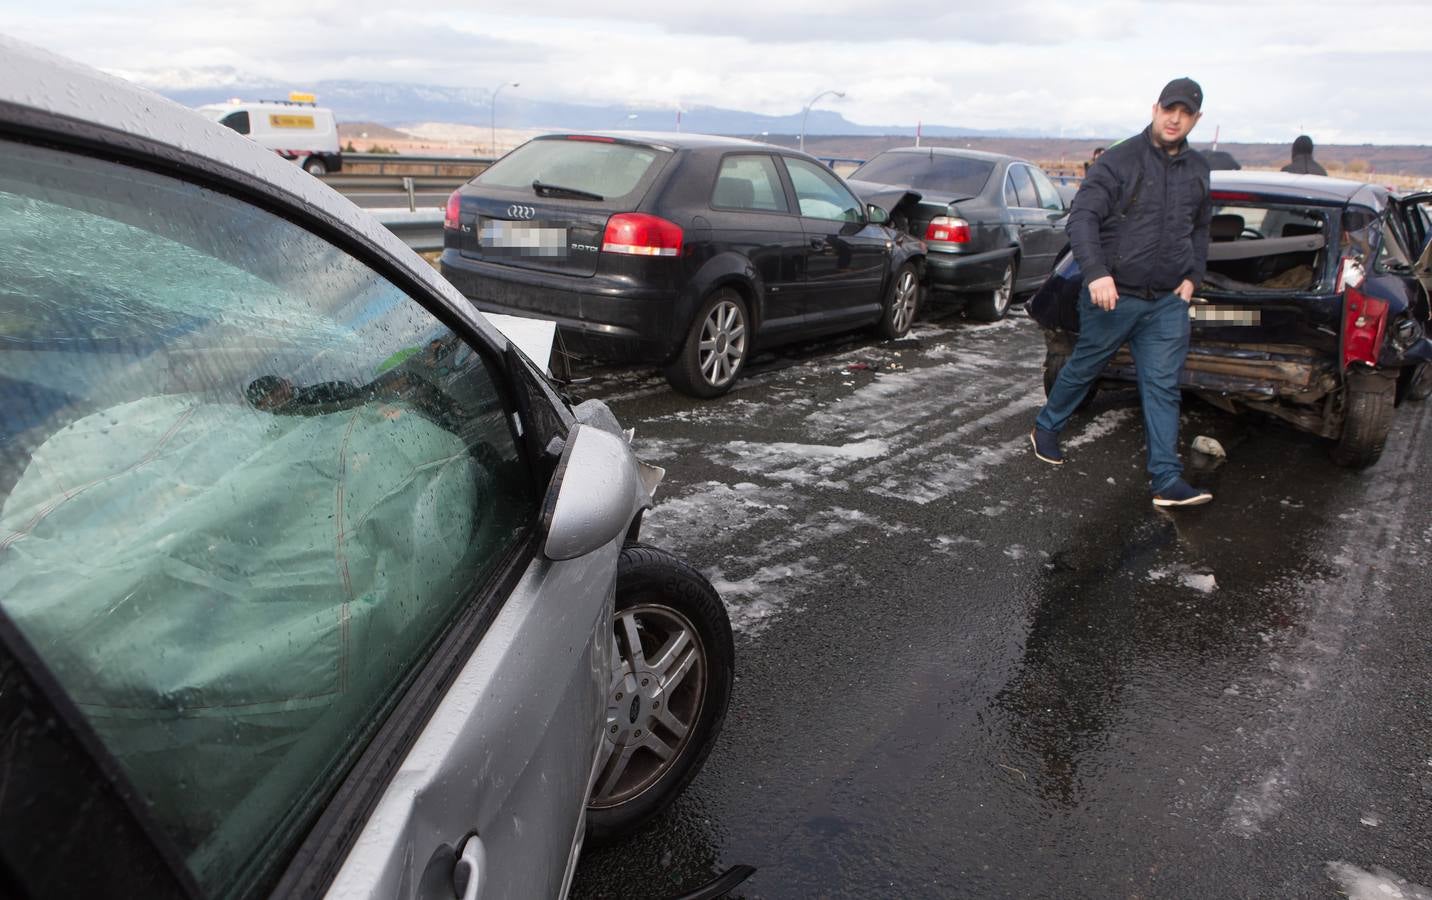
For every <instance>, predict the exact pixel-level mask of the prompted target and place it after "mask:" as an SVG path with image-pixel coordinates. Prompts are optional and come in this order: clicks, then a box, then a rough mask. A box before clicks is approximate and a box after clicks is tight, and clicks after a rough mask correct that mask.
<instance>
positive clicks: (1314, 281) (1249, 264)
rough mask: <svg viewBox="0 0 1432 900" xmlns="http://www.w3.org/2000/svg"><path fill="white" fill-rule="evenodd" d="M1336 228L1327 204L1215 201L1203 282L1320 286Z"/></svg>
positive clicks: (1231, 286)
mask: <svg viewBox="0 0 1432 900" xmlns="http://www.w3.org/2000/svg"><path fill="white" fill-rule="evenodd" d="M1217 200H1218V197H1217V195H1216V193H1215V196H1214V201H1215V202H1217ZM1331 229H1332V219H1331V217H1330V215H1329V210H1327V209H1324V208H1318V207H1312V208H1309V207H1294V206H1284V205H1276V204H1268V205H1254V204H1246V203H1238V204H1227V205H1220V206H1215V207H1214V208H1213V219H1212V221H1211V222H1210V223H1209V228H1208V231H1209V245H1208V268H1207V274H1206V275H1205V276H1204V287H1205V288H1211V289H1214V290H1225V291H1235V292H1246V291H1315V290H1320V289H1322V287H1326V285H1324V284H1323V282H1325V281H1326V280H1327V275H1328V272H1329V268H1328V266H1327V264H1326V263H1327V258H1328V253H1329V250H1330V248H1329V246H1328V245H1329V243H1330V242H1331V241H1332V236H1331V234H1330V232H1331ZM1331 249H1332V250H1336V247H1333V248H1331Z"/></svg>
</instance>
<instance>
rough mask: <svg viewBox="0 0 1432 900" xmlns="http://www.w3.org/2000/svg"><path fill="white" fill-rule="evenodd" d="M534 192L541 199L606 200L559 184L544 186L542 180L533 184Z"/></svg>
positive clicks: (588, 192) (600, 196)
mask: <svg viewBox="0 0 1432 900" xmlns="http://www.w3.org/2000/svg"><path fill="white" fill-rule="evenodd" d="M532 190H533V191H535V192H536V193H537V196H539V197H568V198H570V199H572V200H605V199H607V198H606V197H603V196H602V195H601V194H593V193H592V192H591V191H584V190H582V189H580V188H570V187H562V186H561V185H558V184H543V183H542V182H541V181H540V180H534V181H533V182H532Z"/></svg>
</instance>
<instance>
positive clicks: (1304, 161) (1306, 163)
mask: <svg viewBox="0 0 1432 900" xmlns="http://www.w3.org/2000/svg"><path fill="white" fill-rule="evenodd" d="M1282 171H1284V172H1292V173H1293V174H1294V175H1326V174H1328V170H1327V169H1324V168H1323V167H1322V166H1320V165H1318V161H1317V160H1315V159H1313V155H1312V154H1311V153H1309V154H1308V155H1307V156H1295V157H1293V161H1292V162H1290V163H1288V164H1287V165H1286V166H1284V167H1283V169H1282Z"/></svg>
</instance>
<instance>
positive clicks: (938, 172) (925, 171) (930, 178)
mask: <svg viewBox="0 0 1432 900" xmlns="http://www.w3.org/2000/svg"><path fill="white" fill-rule="evenodd" d="M993 171H994V163H992V162H987V161H985V160H982V159H967V158H966V157H963V156H946V155H944V154H940V153H882V154H880V155H879V156H877V157H875V158H874V159H872V160H871V161H870V162H868V163H866V164H865V165H863V166H861V167H860V168H858V169H856V170H855V172H854V173H852V174H851V176H850V177H851V179H852V180H855V181H873V182H875V183H876V184H899V185H909V186H910V187H912V188H915V189H917V190H926V191H939V192H941V193H946V194H957V195H959V196H961V197H974V196H977V195H978V194H979V192H980V191H982V190H984V186H985V182H987V181H989V176H990V173H991V172H993Z"/></svg>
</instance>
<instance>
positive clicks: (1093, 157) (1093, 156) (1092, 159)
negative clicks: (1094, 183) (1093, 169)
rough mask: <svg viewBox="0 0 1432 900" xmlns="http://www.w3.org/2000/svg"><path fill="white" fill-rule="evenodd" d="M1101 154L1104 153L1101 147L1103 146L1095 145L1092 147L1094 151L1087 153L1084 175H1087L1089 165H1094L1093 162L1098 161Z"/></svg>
mask: <svg viewBox="0 0 1432 900" xmlns="http://www.w3.org/2000/svg"><path fill="white" fill-rule="evenodd" d="M1103 154H1104V148H1103V147H1095V148H1094V152H1093V153H1091V154H1089V161H1088V162H1086V163H1084V174H1085V175H1088V174H1089V167H1090V166H1092V165H1094V163H1096V162H1098V161H1099V157H1100V156H1102V155H1103Z"/></svg>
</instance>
